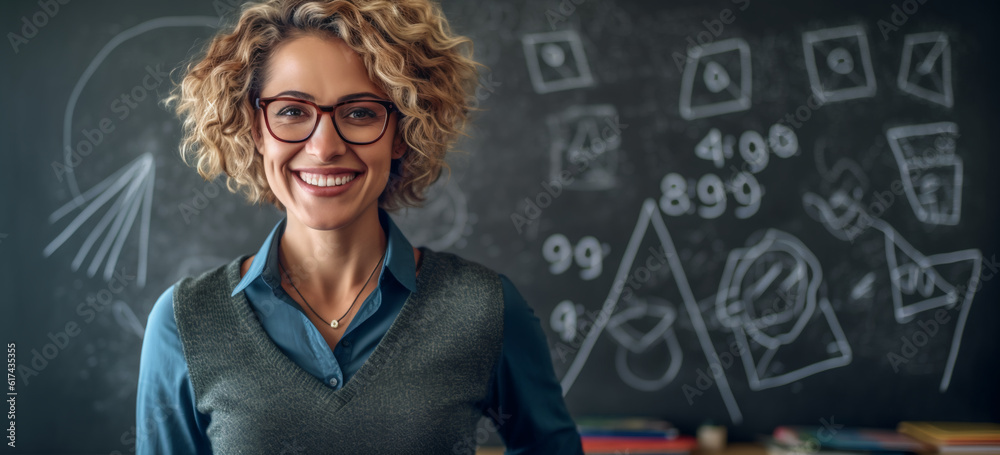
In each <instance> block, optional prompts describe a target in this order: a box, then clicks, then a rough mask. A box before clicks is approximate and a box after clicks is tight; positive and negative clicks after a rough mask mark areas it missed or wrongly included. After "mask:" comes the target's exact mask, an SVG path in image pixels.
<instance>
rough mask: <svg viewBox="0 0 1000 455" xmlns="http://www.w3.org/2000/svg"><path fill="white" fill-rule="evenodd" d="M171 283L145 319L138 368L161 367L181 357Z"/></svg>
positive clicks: (174, 285)
mask: <svg viewBox="0 0 1000 455" xmlns="http://www.w3.org/2000/svg"><path fill="white" fill-rule="evenodd" d="M176 286H177V285H176V284H173V285H171V286H170V287H168V288H167V290H165V291H163V293H162V294H160V297H159V298H157V299H156V303H154V304H153V308H152V310H150V312H149V317H148V318H147V320H146V330H145V333H144V334H143V339H142V350H141V354H140V355H141V361H140V363H141V365H140V370H144V371H148V370H149V369H161V368H165V367H168V366H170V365H173V364H174V361H176V360H177V359H183V351H182V347H181V341H180V336H179V335H178V332H177V322H176V320H175V319H174V289H175V287H176Z"/></svg>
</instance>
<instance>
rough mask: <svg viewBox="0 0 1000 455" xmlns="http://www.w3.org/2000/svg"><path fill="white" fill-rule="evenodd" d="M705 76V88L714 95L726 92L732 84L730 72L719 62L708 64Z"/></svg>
mask: <svg viewBox="0 0 1000 455" xmlns="http://www.w3.org/2000/svg"><path fill="white" fill-rule="evenodd" d="M703 76H704V78H705V86H706V87H708V90H709V91H710V92H712V93H719V92H721V91H723V90H725V89H726V87H729V84H730V83H731V82H732V81H731V80H730V78H729V72H728V71H726V69H725V68H723V67H722V65H720V64H718V63H717V62H708V64H707V65H705V72H704V74H703Z"/></svg>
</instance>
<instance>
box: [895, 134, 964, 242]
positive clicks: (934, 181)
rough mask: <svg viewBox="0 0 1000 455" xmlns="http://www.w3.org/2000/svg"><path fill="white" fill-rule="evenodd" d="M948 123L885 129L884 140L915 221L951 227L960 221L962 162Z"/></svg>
mask: <svg viewBox="0 0 1000 455" xmlns="http://www.w3.org/2000/svg"><path fill="white" fill-rule="evenodd" d="M957 136H958V125H956V124H955V123H952V122H940V123H928V124H922V125H909V126H900V127H896V128H889V130H888V131H886V138H887V139H888V140H889V147H890V148H891V149H892V154H893V156H894V157H895V158H896V164H897V165H898V166H899V173H900V178H901V179H902V182H903V188H904V190H905V191H906V198H907V199H908V200H909V201H910V206H911V207H913V212H914V214H916V216H917V219H919V220H920V221H923V222H924V223H927V224H940V225H950V226H954V225H957V224H958V223H959V221H960V220H961V218H962V175H963V167H962V159H961V158H960V157H958V156H957V155H955V139H956V137H957Z"/></svg>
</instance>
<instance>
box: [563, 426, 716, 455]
mask: <svg viewBox="0 0 1000 455" xmlns="http://www.w3.org/2000/svg"><path fill="white" fill-rule="evenodd" d="M576 422H577V429H578V430H579V432H580V438H581V439H582V441H583V452H584V453H586V454H588V455H598V454H622V453H628V454H671V455H679V454H687V453H690V452H691V450H693V449H694V448H695V447H697V445H698V444H697V442H695V439H694V438H693V437H691V436H682V435H680V432H678V431H677V428H674V426H673V425H671V424H670V422H667V421H664V420H658V419H648V418H641V417H634V418H589V419H588V418H583V419H577V421H576Z"/></svg>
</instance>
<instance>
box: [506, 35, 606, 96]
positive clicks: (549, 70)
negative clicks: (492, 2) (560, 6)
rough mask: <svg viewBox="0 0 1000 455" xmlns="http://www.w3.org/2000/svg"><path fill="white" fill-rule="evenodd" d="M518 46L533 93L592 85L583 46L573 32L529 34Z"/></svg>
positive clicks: (592, 78)
mask: <svg viewBox="0 0 1000 455" xmlns="http://www.w3.org/2000/svg"><path fill="white" fill-rule="evenodd" d="M521 42H522V44H523V45H524V56H525V58H527V61H528V74H529V75H530V76H531V85H532V87H534V88H535V92H536V93H539V94H544V93H550V92H556V91H560V90H569V89H574V88H581V87H590V86H592V85H594V77H593V76H592V75H591V73H590V65H589V64H588V63H587V54H586V53H585V52H584V51H583V42H582V41H581V39H580V34H579V33H577V32H576V31H575V30H562V31H558V32H550V33H532V34H528V35H524V36H523V37H522V38H521Z"/></svg>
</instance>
